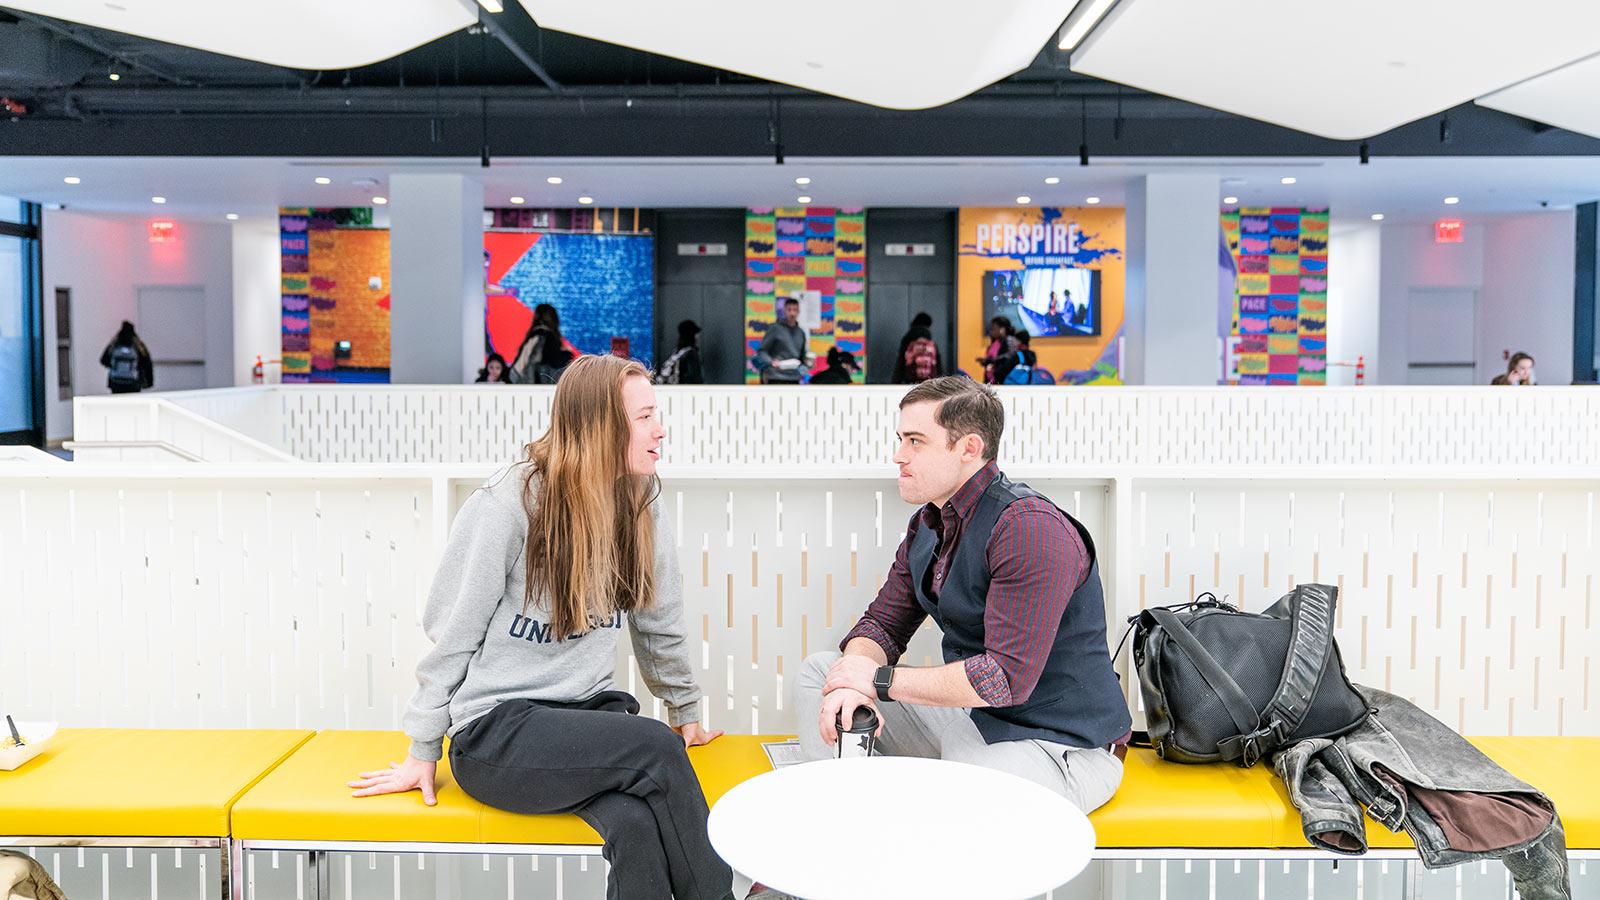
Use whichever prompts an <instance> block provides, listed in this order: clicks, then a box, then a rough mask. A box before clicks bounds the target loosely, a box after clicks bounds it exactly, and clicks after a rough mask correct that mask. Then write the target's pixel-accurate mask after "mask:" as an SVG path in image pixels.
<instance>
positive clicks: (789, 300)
mask: <svg viewBox="0 0 1600 900" xmlns="http://www.w3.org/2000/svg"><path fill="white" fill-rule="evenodd" d="M791 303H793V304H794V305H795V306H799V305H800V301H799V300H796V299H795V298H793V297H785V298H783V305H784V306H788V305H789V304H791Z"/></svg>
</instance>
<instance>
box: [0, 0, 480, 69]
mask: <svg viewBox="0 0 1600 900" xmlns="http://www.w3.org/2000/svg"><path fill="white" fill-rule="evenodd" d="M5 5H6V6H8V7H10V8H12V9H16V10H21V11H22V12H31V13H37V14H39V15H43V16H53V17H55V18H58V19H66V20H67V21H69V22H77V23H79V24H83V25H92V26H94V27H96V28H106V29H110V30H112V31H120V32H123V33H124V34H133V35H138V36H139V37H145V38H150V39H152V40H157V41H166V42H167V43H169V44H181V45H183V46H185V47H196V48H198V49H201V50H209V51H211V52H212V53H223V54H226V55H228V56H237V57H239V58H240V59H249V60H254V61H256V62H262V63H268V64H270V65H274V66H286V67H288V68H291V69H353V68H356V67H358V66H365V65H370V64H372V63H375V62H380V61H382V60H385V59H389V58H390V57H392V56H396V55H398V54H400V53H403V52H405V51H407V50H410V49H411V48H413V47H416V46H419V45H421V44H425V43H427V42H428V41H431V40H435V39H437V38H440V37H443V36H444V35H447V34H450V33H451V32H454V31H459V30H461V29H462V28H465V27H467V26H468V25H471V24H472V23H473V22H475V21H477V15H476V13H475V12H474V9H476V7H475V6H473V5H472V4H471V3H470V2H464V0H331V2H330V0H115V2H106V0H5Z"/></svg>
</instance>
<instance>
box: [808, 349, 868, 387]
mask: <svg viewBox="0 0 1600 900" xmlns="http://www.w3.org/2000/svg"><path fill="white" fill-rule="evenodd" d="M860 368H861V367H860V366H858V365H856V355H855V354H854V353H851V352H850V351H849V350H840V349H839V348H838V347H830V348H829V349H828V367H827V368H826V369H823V370H822V371H821V372H818V373H817V374H815V375H813V376H811V383H812V384H854V383H855V379H853V378H851V377H850V376H852V375H854V374H855V373H856V372H857V371H859V370H860Z"/></svg>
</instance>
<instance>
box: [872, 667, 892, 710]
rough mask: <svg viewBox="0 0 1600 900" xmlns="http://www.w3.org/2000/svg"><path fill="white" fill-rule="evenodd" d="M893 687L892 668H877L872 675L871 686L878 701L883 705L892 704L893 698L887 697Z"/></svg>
mask: <svg viewBox="0 0 1600 900" xmlns="http://www.w3.org/2000/svg"><path fill="white" fill-rule="evenodd" d="M893 685H894V666H879V667H878V671H876V672H873V673H872V686H873V688H875V689H876V690H877V691H878V699H879V700H881V701H883V702H884V703H893V702H894V698H893V697H890V696H889V688H890V687H891V686H893Z"/></svg>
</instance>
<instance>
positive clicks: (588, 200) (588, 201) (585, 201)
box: [578, 197, 594, 206]
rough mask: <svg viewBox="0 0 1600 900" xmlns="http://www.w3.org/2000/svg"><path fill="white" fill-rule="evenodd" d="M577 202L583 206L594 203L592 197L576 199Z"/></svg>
mask: <svg viewBox="0 0 1600 900" xmlns="http://www.w3.org/2000/svg"><path fill="white" fill-rule="evenodd" d="M578 202H579V203H582V204H583V205H584V206H588V205H589V204H591V203H593V202H594V198H593V197H579V198H578Z"/></svg>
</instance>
